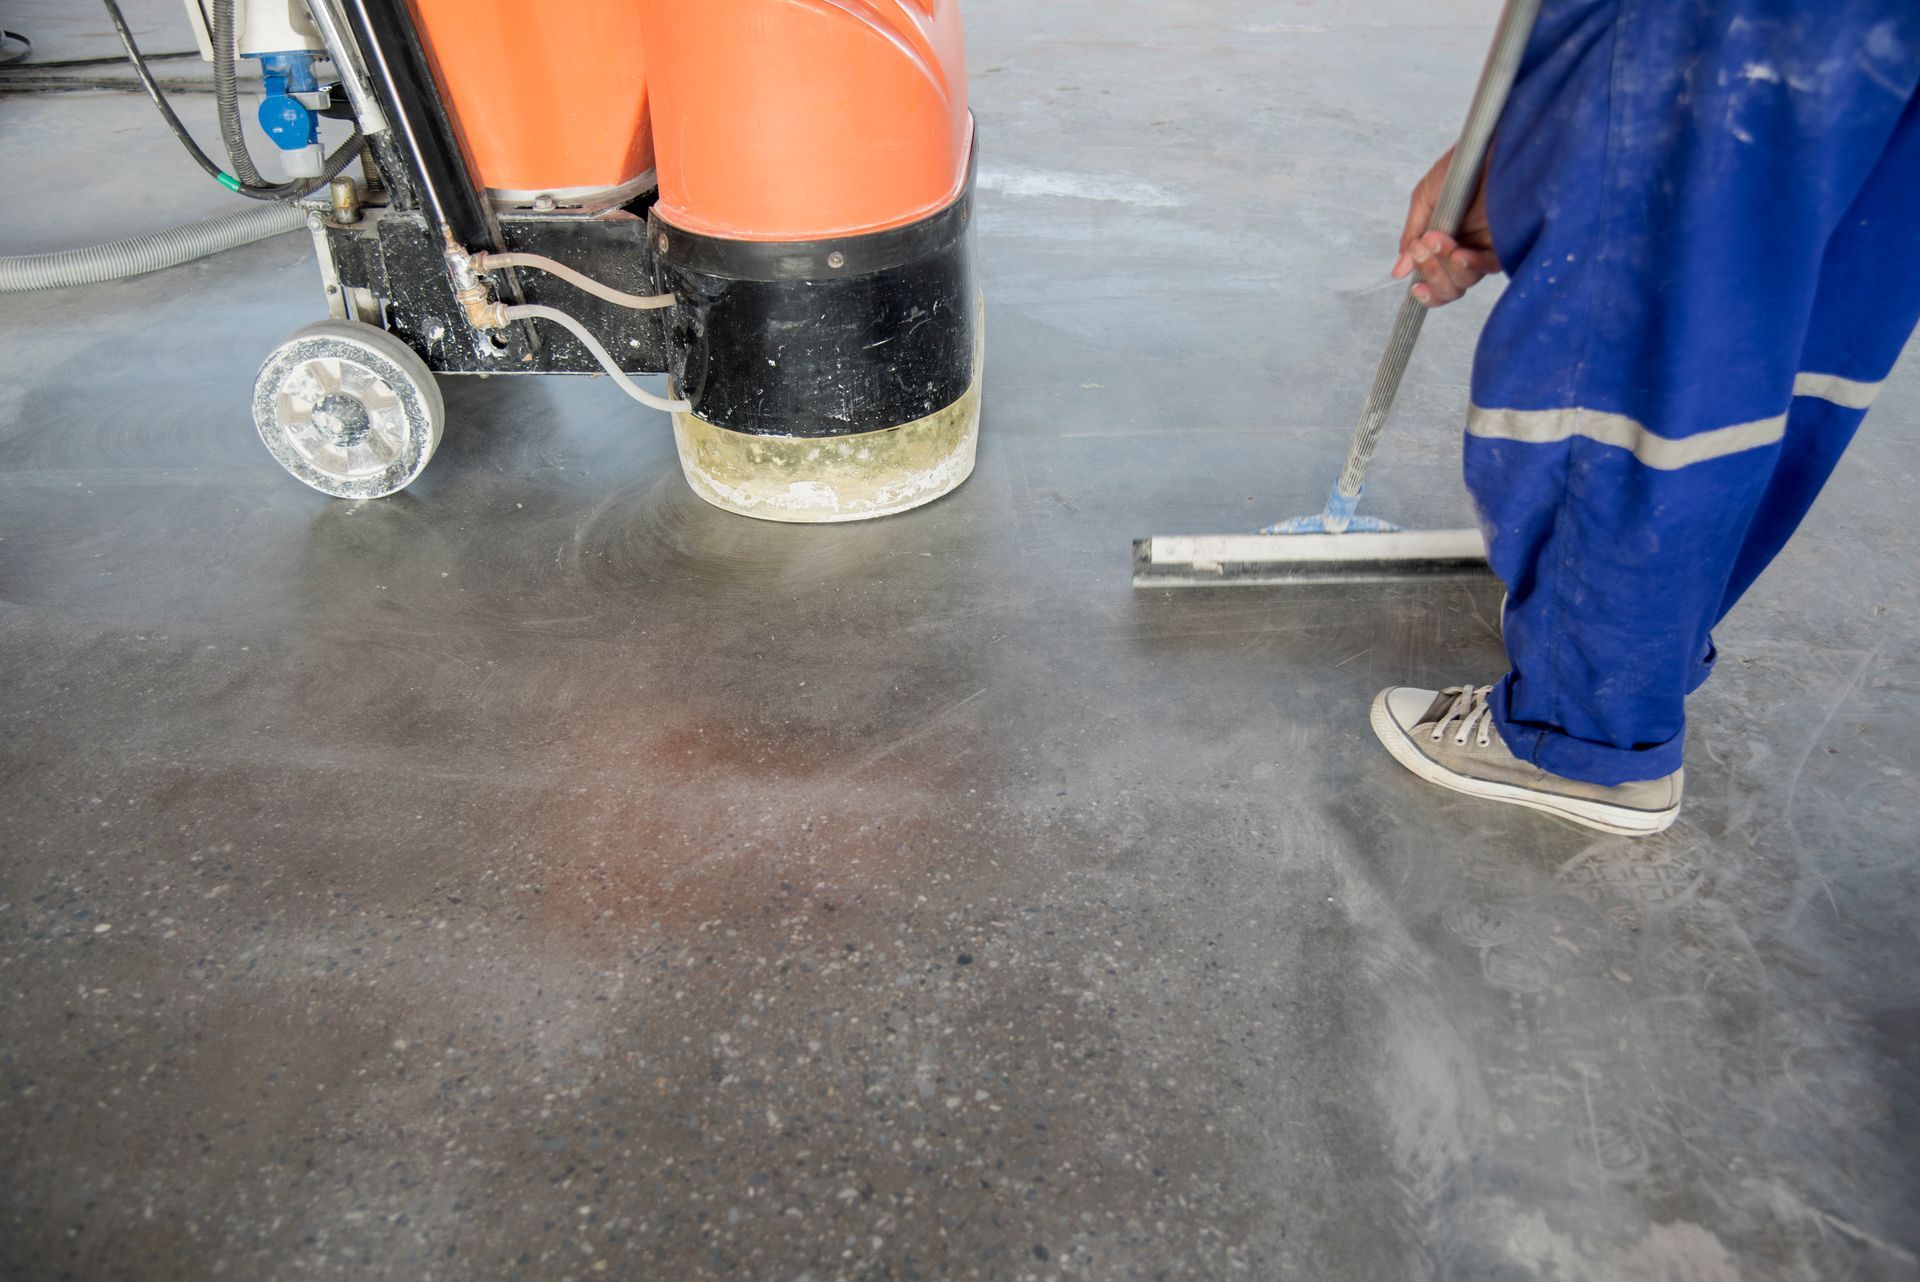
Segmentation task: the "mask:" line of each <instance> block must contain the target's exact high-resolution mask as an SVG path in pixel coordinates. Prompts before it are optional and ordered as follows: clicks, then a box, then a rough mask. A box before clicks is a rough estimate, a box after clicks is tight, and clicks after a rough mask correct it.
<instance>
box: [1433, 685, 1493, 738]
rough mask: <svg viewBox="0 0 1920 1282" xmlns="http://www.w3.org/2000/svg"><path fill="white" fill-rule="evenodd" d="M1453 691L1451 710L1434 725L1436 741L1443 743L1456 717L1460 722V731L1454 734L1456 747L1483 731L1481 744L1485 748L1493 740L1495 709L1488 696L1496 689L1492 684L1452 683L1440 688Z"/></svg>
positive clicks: (1447, 693)
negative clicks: (1464, 684)
mask: <svg viewBox="0 0 1920 1282" xmlns="http://www.w3.org/2000/svg"><path fill="white" fill-rule="evenodd" d="M1440 693H1441V694H1443V695H1449V694H1450V695H1452V696H1453V703H1452V704H1451V705H1450V706H1449V707H1448V708H1447V714H1446V715H1445V716H1443V717H1441V718H1440V720H1439V721H1438V722H1437V723H1436V724H1435V725H1434V727H1433V741H1434V742H1435V743H1439V742H1440V739H1441V737H1442V736H1444V735H1445V734H1446V732H1447V727H1448V726H1450V725H1452V724H1453V723H1454V722H1455V721H1456V720H1457V721H1459V723H1460V730H1459V733H1457V734H1455V735H1454V736H1453V745H1454V747H1456V748H1464V747H1466V746H1467V740H1468V739H1470V738H1472V737H1473V734H1474V732H1475V731H1476V730H1478V731H1479V734H1480V738H1479V746H1480V747H1482V748H1484V747H1487V746H1488V745H1489V744H1491V743H1492V742H1493V709H1492V707H1490V706H1489V705H1488V703H1487V696H1488V695H1489V694H1491V693H1493V687H1492V686H1449V687H1447V688H1446V689H1445V690H1442V691H1441V692H1440Z"/></svg>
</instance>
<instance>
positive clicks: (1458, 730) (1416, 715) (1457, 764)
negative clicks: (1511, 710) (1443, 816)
mask: <svg viewBox="0 0 1920 1282" xmlns="http://www.w3.org/2000/svg"><path fill="white" fill-rule="evenodd" d="M1491 689H1492V687H1491V686H1479V687H1474V686H1453V687H1451V688H1449V689H1446V690H1437V691H1436V690H1416V689H1414V688H1413V687H1411V686H1395V687H1394V688H1392V689H1390V690H1382V691H1381V692H1380V694H1379V697H1378V698H1376V699H1374V701H1373V732H1374V733H1375V734H1376V735H1378V736H1380V742H1381V743H1383V744H1385V745H1386V748H1387V751H1388V752H1390V753H1392V754H1393V759H1394V760H1395V761H1398V762H1399V763H1400V764H1401V765H1403V766H1405V767H1406V768H1407V769H1409V770H1411V771H1413V773H1415V774H1417V775H1419V776H1420V777H1421V778H1422V779H1425V780H1426V781H1427V782H1428V783H1437V784H1439V785H1440V786H1441V787H1442V788H1451V789H1453V790H1454V791H1455V792H1464V793H1466V794H1467V795H1468V796H1470V797H1485V798H1487V799H1488V800H1489V801H1505V802H1508V803H1510V804H1512V805H1516V806H1525V807H1527V808H1528V809H1529V810H1543V811H1545V812H1546V813H1548V814H1550V815H1558V816H1559V817H1560V818H1562V819H1571V820H1572V821H1573V822H1574V823H1577V824H1585V825H1586V826H1587V827H1589V828H1598V829H1600V830H1601V831H1602V832H1614V833H1620V834H1622V835H1624V836H1628V837H1644V836H1647V835H1649V834H1652V833H1656V832H1664V831H1665V830H1666V829H1667V827H1668V826H1669V825H1670V824H1672V823H1673V821H1674V818H1675V816H1677V815H1678V814H1679V813H1680V790H1681V786H1682V784H1683V783H1684V782H1685V777H1686V772H1685V771H1684V770H1676V771H1674V772H1673V773H1672V774H1670V775H1668V776H1667V777H1666V778H1664V779H1653V780H1649V781H1648V782H1646V783H1623V784H1619V785H1617V786H1614V787H1608V786H1606V785H1604V784H1597V783H1581V782H1580V781H1579V780H1577V779H1563V778H1561V777H1560V776H1559V775H1550V774H1548V773H1547V772H1546V771H1544V770H1542V769H1540V767H1538V766H1535V765H1532V764H1529V763H1528V762H1525V761H1522V760H1520V758H1518V757H1516V756H1514V755H1513V754H1512V753H1511V752H1509V751H1507V745H1506V744H1505V743H1503V742H1501V740H1500V732H1499V730H1498V729H1496V728H1495V727H1494V724H1493V712H1492V710H1491V709H1490V708H1488V706H1487V694H1488V692H1489V691H1490V690H1491Z"/></svg>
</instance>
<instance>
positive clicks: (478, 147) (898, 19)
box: [409, 0, 973, 241]
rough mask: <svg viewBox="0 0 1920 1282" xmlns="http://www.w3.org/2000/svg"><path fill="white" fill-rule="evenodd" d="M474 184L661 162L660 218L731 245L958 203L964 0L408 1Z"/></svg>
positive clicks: (608, 172)
mask: <svg viewBox="0 0 1920 1282" xmlns="http://www.w3.org/2000/svg"><path fill="white" fill-rule="evenodd" d="M409 3H410V4H411V6H412V8H413V12H414V16H415V20H416V22H417V24H418V26H419V28H420V31H421V35H422V37H423V39H424V41H425V43H426V44H427V46H428V50H429V54H430V57H431V58H432V62H433V67H434V74H435V78H436V79H437V80H438V81H439V84H440V89H441V92H442V94H443V96H444V97H445V99H446V102H447V104H448V107H449V109H450V111H451V113H452V115H453V117H454V123H455V126H456V128H457V129H458V131H459V133H460V135H461V139H462V142H463V144H464V145H465V147H466V149H467V152H468V155H469V158H470V160H471V161H472V163H473V165H474V166H475V168H476V169H477V170H478V171H479V175H480V179H481V181H482V183H483V184H484V185H485V186H486V187H487V188H489V189H490V190H492V191H493V192H495V193H496V194H499V195H505V196H510V197H511V196H531V195H535V194H538V193H541V192H550V193H553V194H555V195H569V194H579V193H583V192H588V191H594V190H601V189H606V188H613V187H618V186H620V185H621V184H623V183H627V182H631V181H632V180H633V179H635V178H637V177H639V176H640V175H642V174H643V173H645V171H646V170H647V169H648V168H650V167H653V166H654V165H655V164H656V158H657V165H658V171H659V183H660V198H659V204H658V213H659V215H660V217H661V218H663V219H664V220H665V221H667V222H668V223H670V224H672V225H673V226H676V227H680V228H683V229H685V230H687V231H693V232H699V233H702V234H704V235H709V236H721V237H727V238H731V239H739V240H776V241H784V240H815V239H820V238H823V237H831V236H846V235H855V234H858V233H861V232H869V231H881V230H884V229H886V228H889V227H898V226H901V225H903V224H906V223H911V222H914V221H915V220H917V219H920V218H924V217H926V216H927V215H929V214H932V213H934V212H935V211H937V210H939V209H942V208H944V207H945V206H946V205H948V204H949V203H951V202H952V201H953V200H954V198H955V197H957V196H958V195H959V193H960V189H961V187H962V186H963V185H964V183H965V181H966V171H967V155H968V149H969V148H970V147H971V146H972V130H973V124H972V118H971V117H970V116H969V115H968V113H967V71H966V51H965V48H964V45H963V41H962V36H961V26H960V12H959V4H958V0H566V3H563V4H557V3H544V4H542V3H536V2H535V0H409Z"/></svg>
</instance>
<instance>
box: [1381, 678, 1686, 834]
mask: <svg viewBox="0 0 1920 1282" xmlns="http://www.w3.org/2000/svg"><path fill="white" fill-rule="evenodd" d="M1388 693H1389V692H1388V691H1384V690H1383V691H1381V692H1380V694H1379V695H1378V696H1377V697H1376V698H1375V699H1374V701H1373V712H1372V715H1371V716H1370V717H1369V718H1368V720H1369V721H1370V722H1371V723H1372V725H1373V733H1374V736H1375V737H1376V738H1378V739H1379V740H1380V744H1381V746H1382V747H1384V748H1385V749H1386V750H1387V751H1388V752H1389V753H1391V754H1393V759H1394V760H1395V761H1397V762H1399V763H1400V764H1401V765H1403V766H1405V767H1406V768H1407V769H1409V770H1411V771H1413V773H1414V774H1416V775H1419V776H1420V777H1421V778H1422V779H1424V780H1426V781H1427V782H1428V783H1431V784H1438V785H1439V786H1440V787H1442V788H1446V789H1448V790H1449V791H1452V792H1461V793H1465V794H1466V795H1467V796H1469V797H1482V798H1485V799H1486V800H1488V801H1503V802H1506V803H1507V804H1508V805H1513V806H1525V807H1526V808H1527V809H1528V810H1538V811H1540V812H1541V813H1542V814H1548V815H1553V816H1555V817H1557V818H1560V819H1566V820H1569V821H1571V822H1573V823H1577V824H1580V825H1582V826H1584V827H1587V828H1598V829H1599V830H1600V831H1601V832H1610V833H1614V834H1616V835H1618V836H1622V837H1650V836H1652V835H1653V834H1654V833H1657V832H1665V831H1666V830H1667V829H1668V828H1670V827H1672V826H1673V821H1674V820H1675V819H1677V818H1678V817H1679V815H1680V807H1679V805H1677V804H1676V805H1674V806H1671V807H1669V808H1668V809H1666V810H1635V809H1633V808H1632V807H1631V806H1615V805H1609V804H1607V803H1606V802H1604V801H1589V800H1587V799H1585V798H1582V797H1563V796H1557V795H1555V794H1553V793H1550V792H1536V791H1534V790H1533V789H1531V788H1522V787H1519V786H1518V785H1516V784H1510V783H1495V782H1493V781H1492V780H1489V779H1475V778H1474V777H1472V776H1471V775H1463V774H1461V773H1460V772H1459V771H1457V770H1449V769H1448V768H1447V767H1445V766H1443V765H1441V764H1440V763H1439V762H1437V761H1435V760H1433V758H1431V757H1429V756H1427V754H1426V753H1424V752H1422V751H1420V749H1419V747H1418V746H1417V745H1416V744H1415V743H1414V742H1413V740H1412V739H1411V738H1409V737H1408V735H1407V732H1406V731H1404V730H1402V729H1401V728H1400V725H1399V723H1398V722H1396V721H1395V720H1394V719H1393V714H1392V713H1391V712H1389V711H1388V710H1387V694H1388Z"/></svg>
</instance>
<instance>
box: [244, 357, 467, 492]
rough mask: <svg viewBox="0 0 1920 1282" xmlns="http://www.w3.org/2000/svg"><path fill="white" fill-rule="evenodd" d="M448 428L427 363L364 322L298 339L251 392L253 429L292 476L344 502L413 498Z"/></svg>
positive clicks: (268, 365)
mask: <svg viewBox="0 0 1920 1282" xmlns="http://www.w3.org/2000/svg"><path fill="white" fill-rule="evenodd" d="M446 419H447V407H446V402H445V401H444V400H442V399H441V396H440V385H439V384H438V383H436V382H434V379H433V373H432V371H430V370H429V369H428V368H427V365H426V362H425V361H423V360H421V359H420V357H419V356H418V355H416V354H415V353H414V350H413V349H412V348H410V347H408V346H407V345H406V344H405V343H403V342H401V341H400V340H399V339H398V338H395V337H394V336H393V335H392V334H389V333H387V332H386V331H385V330H383V329H379V328H376V327H375V326H372V325H365V324H362V323H360V322H359V321H349V320H323V321H316V322H314V323H313V324H311V325H308V326H306V327H304V328H302V329H298V330H295V331H294V332H293V334H292V335H290V336H289V337H288V338H287V340H286V341H285V342H284V343H282V344H280V346H278V347H276V348H274V349H273V354H272V355H271V356H268V357H267V360H266V363H265V364H263V365H262V366H261V367H260V373H259V375H258V376H257V377H256V378H255V379H254V383H253V424H254V426H255V427H256V428H258V429H259V431H260V439H261V440H262V441H263V442H265V444H266V447H267V449H268V450H269V451H270V452H271V453H272V454H273V457H274V458H276V459H278V460H279V461H280V466H281V467H284V468H286V469H287V471H289V472H291V473H293V475H294V476H296V477H298V478H299V479H300V480H302V481H304V482H306V483H307V484H308V485H311V486H312V487H313V488H314V489H316V490H319V491H320V492H321V493H323V494H332V495H334V496H336V497H338V498H345V499H372V498H380V497H381V496H383V495H387V494H393V493H396V492H398V491H400V490H403V489H405V488H406V487H407V486H408V485H409V484H410V483H412V481H413V478H414V477H416V476H418V475H420V472H421V469H423V468H425V467H426V465H427V460H428V459H430V458H432V457H433V451H434V450H435V448H437V447H438V446H439V444H440V433H441V430H442V428H443V427H444V426H445V424H446Z"/></svg>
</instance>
